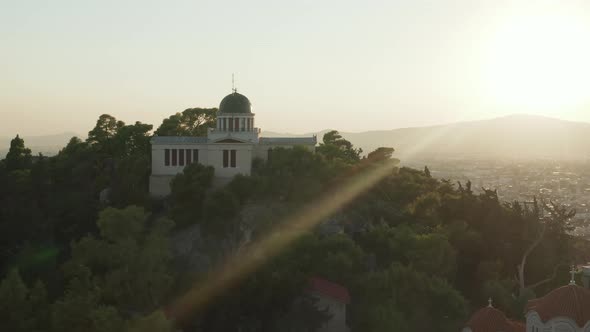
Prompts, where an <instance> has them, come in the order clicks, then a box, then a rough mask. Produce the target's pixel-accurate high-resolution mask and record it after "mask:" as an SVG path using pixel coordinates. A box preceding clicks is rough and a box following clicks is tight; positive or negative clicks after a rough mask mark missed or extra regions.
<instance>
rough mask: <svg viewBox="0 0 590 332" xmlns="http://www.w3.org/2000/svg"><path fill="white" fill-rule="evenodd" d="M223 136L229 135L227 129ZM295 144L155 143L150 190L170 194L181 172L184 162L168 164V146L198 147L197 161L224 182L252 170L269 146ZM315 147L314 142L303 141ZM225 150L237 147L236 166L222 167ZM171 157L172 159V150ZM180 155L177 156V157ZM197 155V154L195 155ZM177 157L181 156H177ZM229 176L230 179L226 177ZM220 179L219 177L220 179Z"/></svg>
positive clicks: (288, 147) (170, 147) (266, 155)
mask: <svg viewBox="0 0 590 332" xmlns="http://www.w3.org/2000/svg"><path fill="white" fill-rule="evenodd" d="M225 135H226V136H225V137H224V138H231V137H227V133H225ZM293 146H294V145H287V144H256V143H170V144H152V176H151V177H150V193H151V194H152V195H153V196H166V195H168V194H170V181H171V180H172V178H173V177H174V176H175V175H176V174H178V173H180V172H182V171H183V170H184V167H186V160H185V165H182V166H180V165H178V163H177V166H172V162H170V165H168V166H166V164H165V150H166V149H170V150H172V149H176V150H182V151H183V152H184V150H186V149H189V150H199V157H198V162H199V163H200V164H203V165H206V166H213V168H215V178H216V179H218V180H220V181H221V182H223V183H227V181H229V179H231V178H232V177H234V176H235V175H237V174H244V175H250V174H251V172H252V160H253V159H254V158H256V157H258V158H261V159H263V160H267V159H268V150H269V149H276V148H286V149H290V148H293ZM302 146H304V147H305V148H306V149H308V150H310V151H313V150H314V148H315V145H311V144H307V145H302ZM223 150H236V167H226V168H224V167H223ZM170 153H171V156H170V159H172V152H170ZM177 158H178V157H177ZM193 158H194V155H193ZM177 160H178V159H177ZM225 180H227V181H225ZM217 182H219V181H217Z"/></svg>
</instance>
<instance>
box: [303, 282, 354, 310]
mask: <svg viewBox="0 0 590 332" xmlns="http://www.w3.org/2000/svg"><path fill="white" fill-rule="evenodd" d="M309 283H310V286H311V291H313V292H316V293H319V294H322V295H325V296H328V297H331V298H333V299H334V300H337V301H340V302H342V303H345V304H349V303H350V294H349V293H348V289H346V287H344V286H341V285H339V284H336V283H333V282H331V281H328V280H326V279H323V278H319V277H313V278H310V279H309Z"/></svg>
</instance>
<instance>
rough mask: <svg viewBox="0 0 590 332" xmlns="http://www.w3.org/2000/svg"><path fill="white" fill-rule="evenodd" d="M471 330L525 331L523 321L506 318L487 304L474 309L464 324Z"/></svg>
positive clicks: (493, 331)
mask: <svg viewBox="0 0 590 332" xmlns="http://www.w3.org/2000/svg"><path fill="white" fill-rule="evenodd" d="M466 327H469V328H470V329H471V331H473V332H500V331H502V332H525V330H526V327H525V325H524V323H522V322H518V321H514V320H510V319H508V318H506V315H504V313H503V312H502V311H500V310H498V309H496V308H494V307H492V306H491V305H490V306H487V307H485V308H481V309H479V310H478V311H476V312H475V313H474V314H473V315H472V316H471V318H470V319H469V321H468V322H467V324H466Z"/></svg>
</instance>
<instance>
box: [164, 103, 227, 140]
mask: <svg viewBox="0 0 590 332" xmlns="http://www.w3.org/2000/svg"><path fill="white" fill-rule="evenodd" d="M216 121H217V109H216V108H187V109H186V110H184V111H183V112H182V113H176V114H174V115H171V116H170V117H169V118H167V119H164V121H163V122H162V124H161V125H160V126H159V127H158V129H157V130H156V132H155V134H156V135H158V136H205V135H206V134H207V129H208V128H215V124H216Z"/></svg>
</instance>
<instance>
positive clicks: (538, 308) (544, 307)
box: [526, 284, 590, 327]
mask: <svg viewBox="0 0 590 332" xmlns="http://www.w3.org/2000/svg"><path fill="white" fill-rule="evenodd" d="M526 310H527V312H530V311H534V312H536V313H537V314H539V316H540V317H541V320H542V321H543V322H547V321H548V320H550V319H552V318H555V317H567V318H570V319H572V320H574V321H575V322H576V324H578V326H579V327H583V326H584V325H586V323H587V322H588V321H590V290H588V289H586V288H584V287H580V286H578V285H574V284H570V285H567V286H563V287H559V288H557V289H555V290H553V291H551V292H550V293H549V294H547V295H545V296H543V297H541V298H538V299H534V300H531V301H529V302H528V303H527V307H526Z"/></svg>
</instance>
